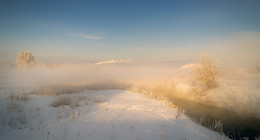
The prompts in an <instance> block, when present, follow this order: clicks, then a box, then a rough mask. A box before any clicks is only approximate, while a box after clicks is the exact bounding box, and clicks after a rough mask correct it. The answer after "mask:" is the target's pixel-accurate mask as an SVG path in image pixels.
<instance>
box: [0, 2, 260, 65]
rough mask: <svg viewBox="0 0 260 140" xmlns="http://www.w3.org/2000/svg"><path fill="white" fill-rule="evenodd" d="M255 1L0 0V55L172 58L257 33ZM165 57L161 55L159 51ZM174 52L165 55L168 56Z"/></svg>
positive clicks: (73, 58) (259, 16) (259, 21)
mask: <svg viewBox="0 0 260 140" xmlns="http://www.w3.org/2000/svg"><path fill="white" fill-rule="evenodd" d="M259 5H260V1H259V0H246V1H245V0H243V1H242V0H241V1H239V0H211V1H209V0H198V1H194V0H192V1H188V0H182V1H181V0H179V1H173V0H172V1H170V0H165V1H163V0H158V1H152V0H149V1H148V0H147V1H146V0H137V1H134V0H131V1H130V0H129V1H124V0H121V1H112V0H111V1H108V0H103V1H102V0H95V1H94V0H93V1H92V0H49V1H48V0H31V1H27V0H24V1H20V0H17V1H14V0H1V1H0V19H1V22H0V51H1V53H0V54H1V55H2V56H1V57H0V59H3V61H14V60H15V56H16V55H17V54H18V52H19V51H21V50H31V51H32V52H34V53H35V55H36V56H38V59H39V60H41V61H54V60H55V61H60V62H61V61H89V60H90V61H91V60H93V61H95V60H103V59H128V58H132V59H137V60H162V61H167V60H172V59H174V57H171V55H170V53H169V52H168V51H169V50H176V49H177V50H178V49H179V48H184V49H185V50H190V51H198V47H200V46H210V45H209V44H212V41H214V40H216V39H219V38H222V37H226V36H230V35H234V34H236V33H240V32H248V31H249V32H259V31H260V8H259ZM165 52H167V53H165ZM174 53H176V52H173V54H174Z"/></svg>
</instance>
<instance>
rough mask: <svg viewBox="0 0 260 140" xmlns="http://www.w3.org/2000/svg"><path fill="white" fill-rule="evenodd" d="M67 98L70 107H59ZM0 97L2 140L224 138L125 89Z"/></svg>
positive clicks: (153, 100)
mask: <svg viewBox="0 0 260 140" xmlns="http://www.w3.org/2000/svg"><path fill="white" fill-rule="evenodd" d="M11 99H13V101H11ZM67 99H69V105H63V106H59V103H61V102H62V101H64V102H66V100H67ZM0 100H1V102H0V139H1V140H17V139H19V140H36V139H39V140H86V139H87V140H128V139H129V140H134V139H136V140H188V139H192V140H204V139H205V140H215V139H227V138H225V137H224V136H222V135H220V134H218V133H216V132H214V131H212V130H209V129H207V128H205V127H203V126H200V125H198V124H196V123H194V122H192V121H191V120H190V119H189V118H188V117H187V116H185V115H184V114H183V113H182V111H180V110H178V109H175V108H172V107H170V106H168V105H167V104H166V103H164V102H162V101H158V100H155V99H151V98H148V97H146V96H144V95H142V94H138V93H134V92H129V91H123V90H100V91H94V90H86V91H82V92H80V93H77V94H68V95H59V96H33V95H30V96H29V100H27V99H24V98H19V97H18V99H17V100H15V98H12V97H7V95H1V98H0ZM65 104H66V103H65ZM53 106H55V107H53Z"/></svg>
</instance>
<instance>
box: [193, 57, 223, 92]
mask: <svg viewBox="0 0 260 140" xmlns="http://www.w3.org/2000/svg"><path fill="white" fill-rule="evenodd" d="M217 74H218V71H217V62H216V61H215V60H213V59H211V58H210V57H209V56H207V55H201V56H200V57H199V63H198V64H197V65H196V67H195V82H194V85H195V87H196V88H195V90H196V92H197V93H199V94H200V95H201V96H203V95H205V94H206V93H207V91H208V90H210V89H212V88H215V87H217Z"/></svg>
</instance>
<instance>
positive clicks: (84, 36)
mask: <svg viewBox="0 0 260 140" xmlns="http://www.w3.org/2000/svg"><path fill="white" fill-rule="evenodd" d="M72 36H76V37H81V38H85V39H93V40H94V39H101V38H102V37H100V36H92V35H87V34H72Z"/></svg>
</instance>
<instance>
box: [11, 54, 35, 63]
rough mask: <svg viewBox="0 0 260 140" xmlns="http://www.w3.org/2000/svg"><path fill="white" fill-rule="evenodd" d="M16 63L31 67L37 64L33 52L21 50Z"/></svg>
mask: <svg viewBox="0 0 260 140" xmlns="http://www.w3.org/2000/svg"><path fill="white" fill-rule="evenodd" d="M15 63H16V65H17V66H18V67H29V66H32V65H33V64H35V58H34V56H33V54H32V53H31V52H26V51H21V52H20V53H19V55H18V56H17V58H16V62H15Z"/></svg>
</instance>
